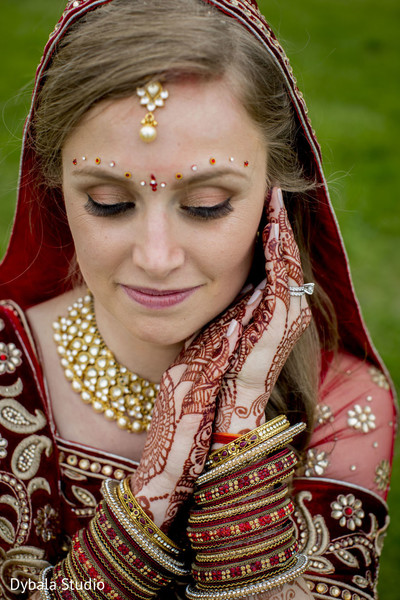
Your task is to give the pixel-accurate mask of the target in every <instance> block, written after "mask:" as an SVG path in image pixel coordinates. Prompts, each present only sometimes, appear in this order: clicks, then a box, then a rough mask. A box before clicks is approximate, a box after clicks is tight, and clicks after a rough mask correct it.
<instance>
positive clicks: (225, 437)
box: [211, 431, 241, 444]
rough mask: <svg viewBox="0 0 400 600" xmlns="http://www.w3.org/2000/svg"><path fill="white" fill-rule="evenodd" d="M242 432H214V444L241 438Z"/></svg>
mask: <svg viewBox="0 0 400 600" xmlns="http://www.w3.org/2000/svg"><path fill="white" fill-rule="evenodd" d="M240 436H241V434H240V433H225V432H223V431H219V432H214V433H213V434H212V436H211V443H212V444H229V442H233V441H234V440H237V439H238V438H240Z"/></svg>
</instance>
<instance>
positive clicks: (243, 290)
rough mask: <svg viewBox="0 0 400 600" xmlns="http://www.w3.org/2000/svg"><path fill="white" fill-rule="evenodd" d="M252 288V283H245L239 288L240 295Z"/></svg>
mask: <svg viewBox="0 0 400 600" xmlns="http://www.w3.org/2000/svg"><path fill="white" fill-rule="evenodd" d="M253 288H254V286H253V284H252V283H248V284H247V285H245V286H244V288H243V289H242V290H241V292H240V295H241V296H244V295H245V294H247V292H251V290H252V289H253Z"/></svg>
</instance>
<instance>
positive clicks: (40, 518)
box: [33, 504, 59, 542]
mask: <svg viewBox="0 0 400 600" xmlns="http://www.w3.org/2000/svg"><path fill="white" fill-rule="evenodd" d="M58 520H59V519H58V512H57V511H56V510H55V509H54V508H52V507H51V506H50V504H46V506H44V507H43V508H39V509H38V511H37V513H36V517H35V518H34V519H33V523H34V525H35V526H36V535H38V536H40V537H41V538H42V540H43V541H44V542H49V541H50V540H54V539H55V538H56V534H55V532H56V531H57V529H58Z"/></svg>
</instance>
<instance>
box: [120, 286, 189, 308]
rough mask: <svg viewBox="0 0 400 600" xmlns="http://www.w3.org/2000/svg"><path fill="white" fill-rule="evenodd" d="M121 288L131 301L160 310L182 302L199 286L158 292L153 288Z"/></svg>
mask: <svg viewBox="0 0 400 600" xmlns="http://www.w3.org/2000/svg"><path fill="white" fill-rule="evenodd" d="M122 287H123V289H124V290H125V292H126V294H127V295H128V296H129V298H130V299H131V300H134V301H135V302H137V303H138V304H141V305H142V306H145V307H146V308H152V309H155V310H160V309H163V308H169V307H170V306H175V305H176V304H180V303H181V302H184V301H185V300H187V298H189V297H190V296H191V295H192V294H194V292H195V291H196V290H198V289H199V288H200V287H201V286H199V285H197V286H194V287H191V288H183V289H179V290H158V289H155V288H144V287H129V286H126V285H123V286H122Z"/></svg>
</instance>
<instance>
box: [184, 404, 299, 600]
mask: <svg viewBox="0 0 400 600" xmlns="http://www.w3.org/2000/svg"><path fill="white" fill-rule="evenodd" d="M304 427H305V425H304V424H303V423H299V424H297V425H294V426H292V427H290V425H289V422H288V420H287V419H286V417H284V416H281V417H277V418H275V419H273V420H272V421H269V422H268V423H265V424H264V425H262V426H261V427H259V428H257V429H255V430H254V431H251V432H250V433H248V434H245V435H244V436H241V437H239V438H237V439H236V440H233V441H230V442H229V443H228V444H226V445H225V446H223V447H222V448H219V449H218V450H216V451H215V452H213V453H212V454H211V455H210V457H209V459H208V461H207V463H206V470H205V472H204V473H203V474H202V475H201V476H200V477H199V479H198V481H197V487H196V490H195V492H194V501H195V507H194V508H193V509H192V510H191V513H190V517H189V527H188V529H187V533H188V537H189V540H190V543H191V546H192V550H193V552H194V555H195V556H194V561H193V564H192V577H193V579H194V582H195V585H190V586H188V588H187V591H186V594H187V597H188V598H190V599H197V598H198V599H200V598H201V599H202V600H214V599H216V598H219V599H221V600H228V599H231V598H232V599H233V598H244V597H246V596H247V595H252V594H258V593H262V592H264V591H267V590H270V589H273V588H275V587H277V586H280V585H282V584H284V583H287V582H290V581H293V580H294V579H296V577H298V576H299V575H300V574H301V573H303V572H304V570H305V569H306V565H307V558H306V557H305V556H303V555H301V554H299V552H298V544H297V540H296V534H295V528H294V526H293V523H292V521H291V515H292V514H293V512H294V506H293V503H292V501H291V500H290V498H289V497H288V481H289V479H290V477H291V476H292V475H293V472H294V469H295V466H296V463H297V459H296V455H295V453H294V452H293V451H292V450H290V449H289V448H287V445H288V444H289V443H290V442H291V441H292V440H293V438H294V436H295V435H297V434H298V433H300V432H301V431H303V429H304Z"/></svg>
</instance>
